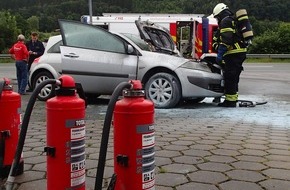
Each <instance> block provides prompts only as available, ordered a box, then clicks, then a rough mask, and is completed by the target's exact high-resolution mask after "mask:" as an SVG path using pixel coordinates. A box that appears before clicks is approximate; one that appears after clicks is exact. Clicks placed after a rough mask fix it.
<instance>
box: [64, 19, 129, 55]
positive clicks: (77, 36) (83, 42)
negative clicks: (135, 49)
mask: <svg viewBox="0 0 290 190" xmlns="http://www.w3.org/2000/svg"><path fill="white" fill-rule="evenodd" d="M60 25H61V30H62V33H63V34H64V36H65V40H64V45H66V46H72V47H79V48H87V49H95V50H101V51H109V52H117V53H125V52H126V51H125V50H126V49H125V44H124V42H123V41H121V40H119V39H118V38H117V37H116V36H114V35H113V34H111V33H109V32H107V31H105V30H104V29H102V28H99V27H96V26H92V25H88V24H84V23H80V22H69V21H60Z"/></svg>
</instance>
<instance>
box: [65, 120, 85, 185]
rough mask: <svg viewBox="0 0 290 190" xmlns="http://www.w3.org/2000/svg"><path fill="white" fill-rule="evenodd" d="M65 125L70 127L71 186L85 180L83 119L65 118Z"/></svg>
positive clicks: (68, 145) (68, 143) (69, 159)
mask: <svg viewBox="0 0 290 190" xmlns="http://www.w3.org/2000/svg"><path fill="white" fill-rule="evenodd" d="M66 127H67V128H70V142H67V148H69V149H68V150H69V154H68V155H69V157H68V158H67V161H69V163H70V166H71V187H76V186H79V185H81V184H83V183H84V182H85V157H86V156H85V133H86V129H85V121H84V120H83V119H78V120H67V121H66Z"/></svg>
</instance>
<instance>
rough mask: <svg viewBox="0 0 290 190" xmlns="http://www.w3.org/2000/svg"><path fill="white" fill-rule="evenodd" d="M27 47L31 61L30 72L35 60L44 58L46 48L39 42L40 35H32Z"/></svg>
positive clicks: (29, 61)
mask: <svg viewBox="0 0 290 190" xmlns="http://www.w3.org/2000/svg"><path fill="white" fill-rule="evenodd" d="M26 47H27V49H28V51H29V60H28V71H29V70H30V67H31V64H32V63H33V61H34V59H35V58H37V57H40V56H42V54H43V53H44V46H43V43H42V42H41V41H39V40H38V33H37V32H32V33H31V40H29V41H28V42H27V43H26Z"/></svg>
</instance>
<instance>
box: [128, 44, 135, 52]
mask: <svg viewBox="0 0 290 190" xmlns="http://www.w3.org/2000/svg"><path fill="white" fill-rule="evenodd" d="M127 53H128V54H133V53H134V48H133V46H131V45H130V44H128V45H127Z"/></svg>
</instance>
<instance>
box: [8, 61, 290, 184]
mask: <svg viewBox="0 0 290 190" xmlns="http://www.w3.org/2000/svg"><path fill="white" fill-rule="evenodd" d="M256 68H258V74H257V71H255V69H256ZM274 68H275V67H273V69H272V70H275V69H274ZM245 70H246V71H247V72H244V73H243V75H242V77H241V87H240V92H241V95H240V98H241V99H247V100H253V101H265V100H266V101H267V102H268V103H267V104H265V105H260V106H256V107H248V108H244V107H237V108H220V107H217V106H216V105H215V104H214V103H212V98H206V99H205V100H204V101H203V102H201V103H198V104H195V103H190V102H184V103H182V104H180V105H179V106H178V107H176V108H174V109H166V110H165V109H155V123H154V125H155V163H156V167H155V187H156V188H155V189H156V190H289V189H290V112H289V104H290V98H289V97H290V96H289V90H288V89H286V87H287V86H288V85H289V80H288V79H287V77H288V75H287V76H286V73H287V70H285V68H284V69H281V70H283V72H282V73H285V76H283V74H277V76H276V77H275V74H273V73H271V74H269V73H268V74H269V75H267V76H271V77H265V76H264V75H263V76H264V77H263V76H262V75H260V74H259V72H264V73H267V72H268V69H267V67H254V66H250V67H245ZM270 70H271V69H270ZM277 72H279V71H278V69H277ZM265 78H267V79H265ZM245 84H247V85H245ZM252 85H254V86H255V87H256V88H257V89H258V90H257V91H256V90H253V89H251V88H252ZM15 87H16V86H14V88H15ZM277 88H279V89H280V90H277ZM30 94H31V93H30ZM29 98H30V95H25V96H22V114H23V113H24V112H25V109H26V106H27V102H28V100H29ZM108 101H109V99H108V97H101V98H99V99H96V101H95V102H93V103H92V104H90V105H88V107H87V108H86V189H87V190H92V189H94V183H95V174H96V168H97V164H98V158H99V148H100V143H101V133H102V127H103V122H104V117H105V114H106V110H107V104H108ZM113 130H114V128H113V127H112V128H111V136H110V140H109V145H108V147H109V149H108V152H107V161H106V167H105V173H104V179H103V180H104V181H103V185H104V189H106V187H107V185H108V183H109V181H110V178H111V176H112V174H113V171H114V163H113V140H114V137H113ZM45 146H46V108H45V102H40V101H37V102H36V103H35V106H34V110H33V112H32V115H31V120H30V123H29V130H28V133H27V137H26V141H25V147H24V152H23V153H24V162H25V171H24V173H23V174H22V175H20V176H17V177H16V183H15V189H17V190H46V156H45V153H44V152H43V148H44V147H45ZM60 180H61V179H60ZM4 182H5V180H2V183H4Z"/></svg>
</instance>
